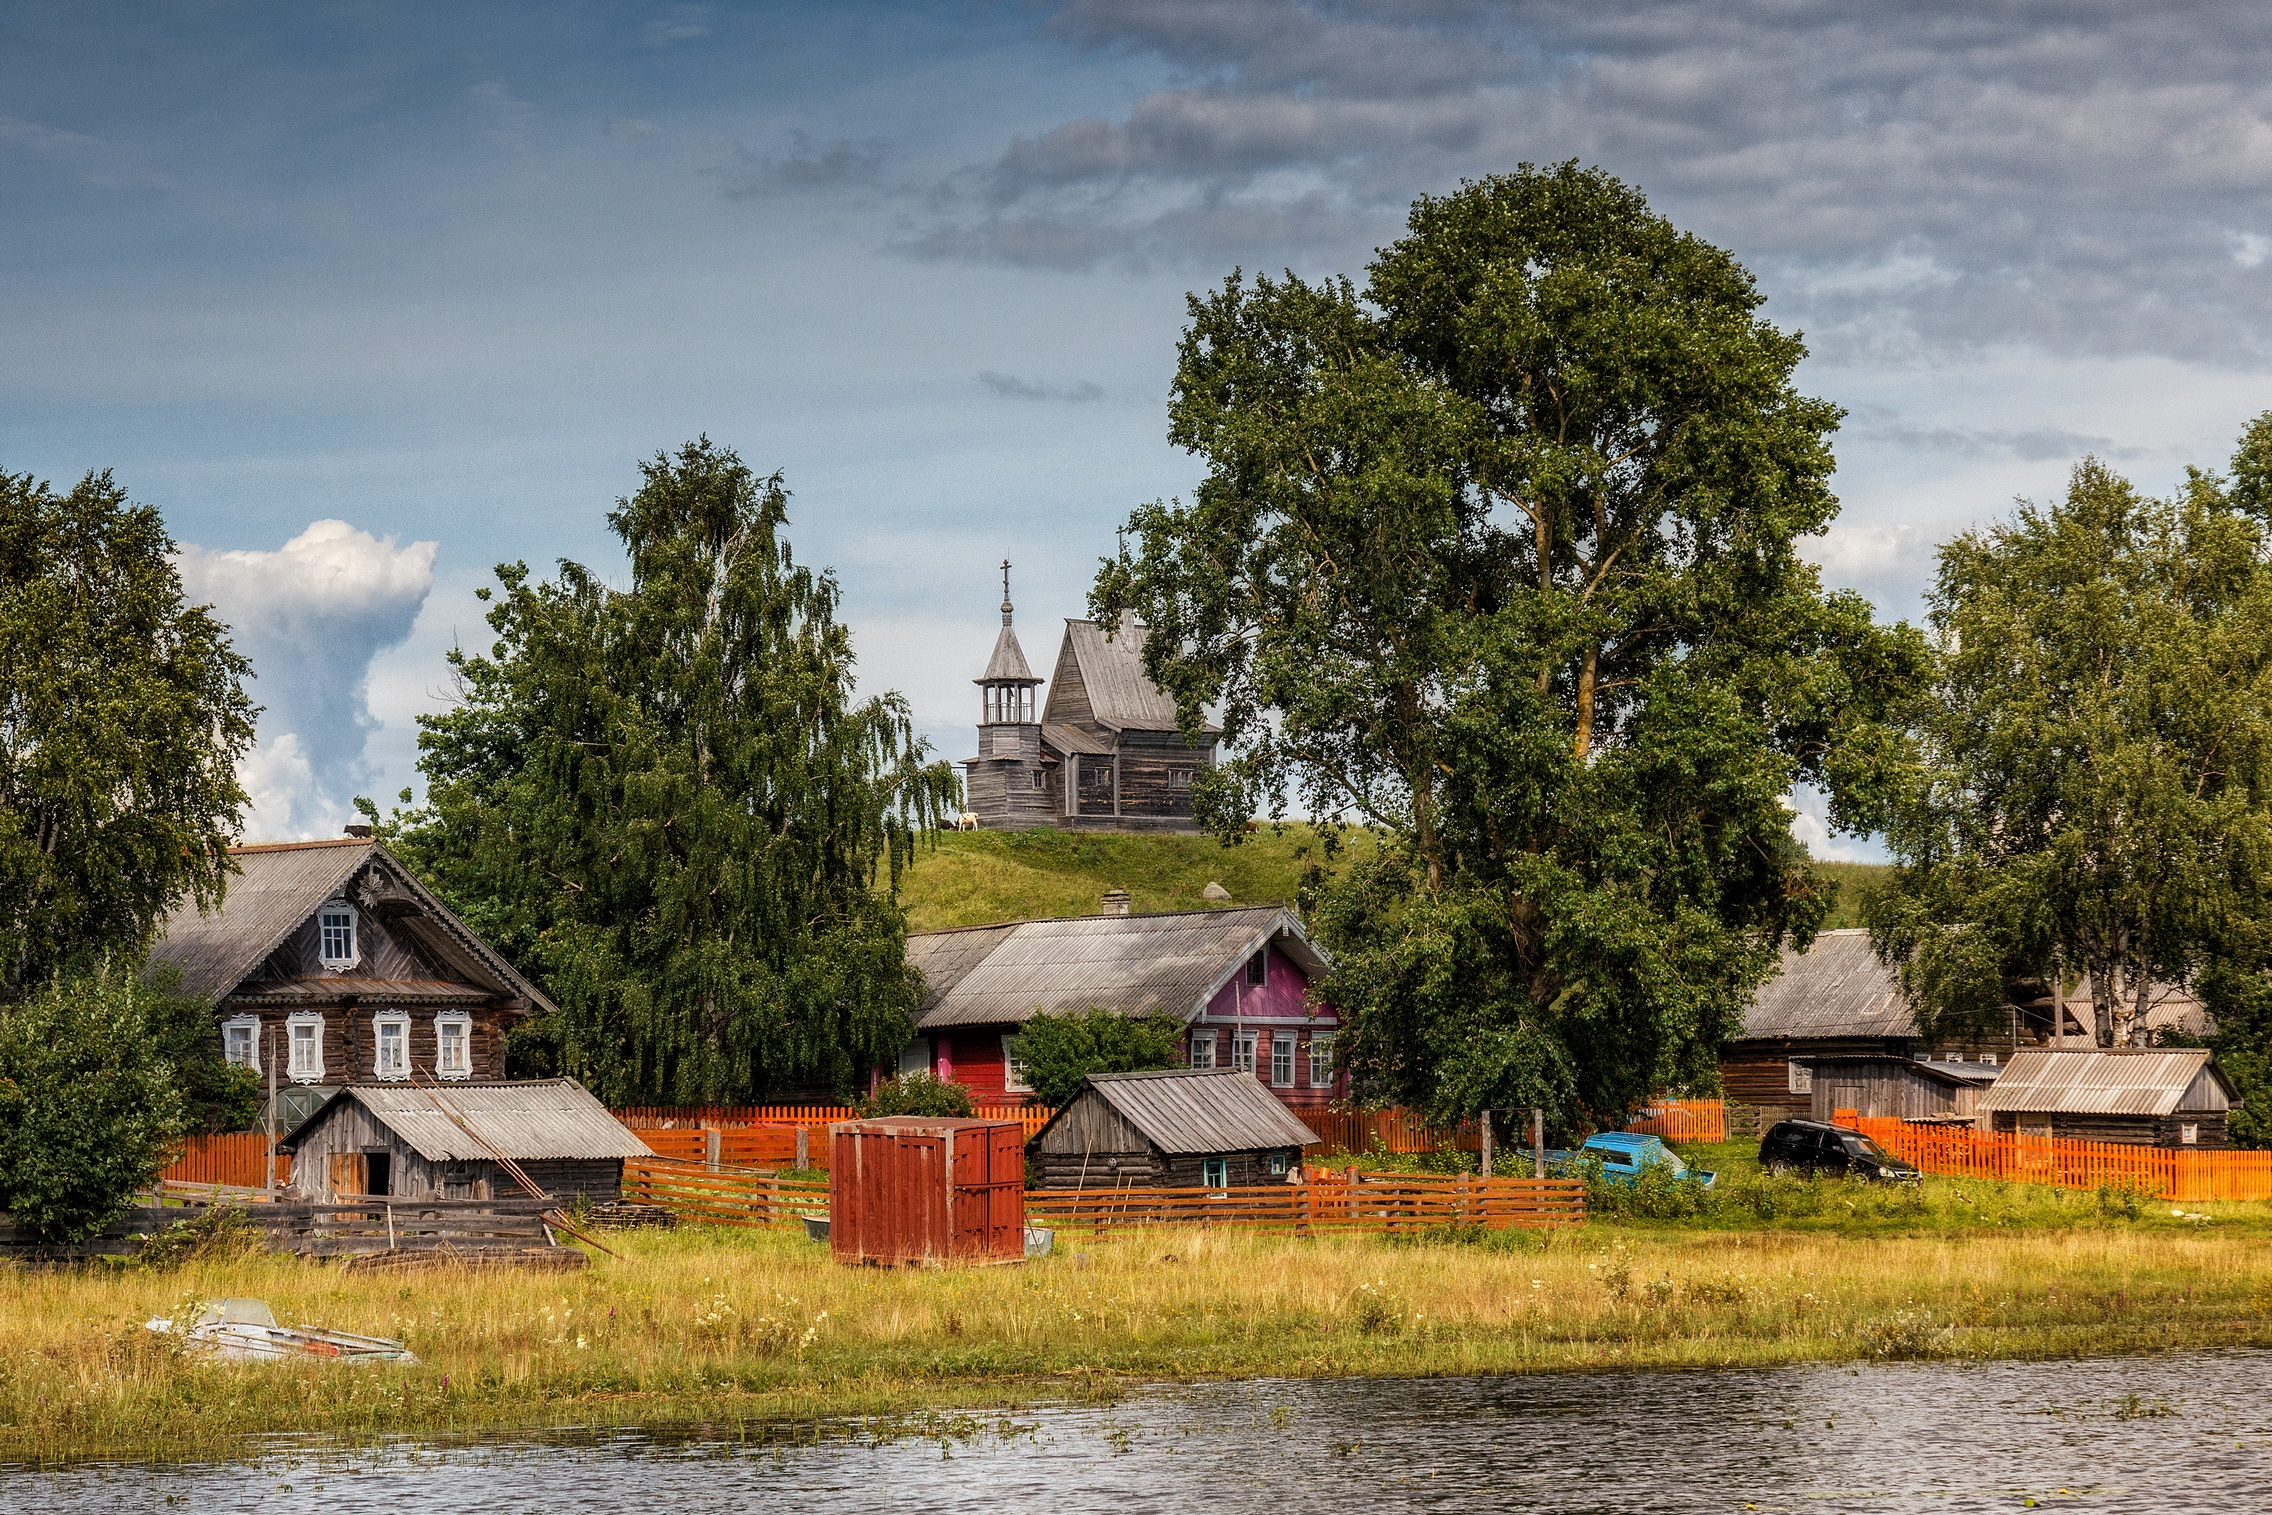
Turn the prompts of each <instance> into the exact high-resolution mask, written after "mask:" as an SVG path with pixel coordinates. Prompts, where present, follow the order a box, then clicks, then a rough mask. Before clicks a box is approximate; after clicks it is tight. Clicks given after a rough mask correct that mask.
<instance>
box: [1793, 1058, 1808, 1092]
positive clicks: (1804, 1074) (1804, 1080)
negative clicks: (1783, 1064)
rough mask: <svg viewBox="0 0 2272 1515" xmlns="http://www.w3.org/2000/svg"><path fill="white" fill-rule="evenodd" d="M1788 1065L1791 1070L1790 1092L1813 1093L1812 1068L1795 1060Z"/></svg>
mask: <svg viewBox="0 0 2272 1515" xmlns="http://www.w3.org/2000/svg"><path fill="white" fill-rule="evenodd" d="M1788 1066H1789V1068H1790V1070H1791V1092H1792V1093H1793V1094H1812V1093H1814V1069H1812V1068H1810V1067H1808V1066H1807V1065H1806V1064H1805V1063H1802V1062H1798V1061H1795V1060H1794V1061H1793V1062H1791V1063H1790V1064H1788Z"/></svg>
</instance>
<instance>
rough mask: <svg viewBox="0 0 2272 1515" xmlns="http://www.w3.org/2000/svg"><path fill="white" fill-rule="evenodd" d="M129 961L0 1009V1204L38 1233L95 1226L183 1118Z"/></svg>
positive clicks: (163, 1156)
mask: <svg viewBox="0 0 2272 1515" xmlns="http://www.w3.org/2000/svg"><path fill="white" fill-rule="evenodd" d="M157 998H159V996H158V995H157V994H156V993H155V992H154V991H152V990H150V989H149V988H147V987H145V986H144V985H143V984H142V982H141V981H140V980H139V979H138V978H137V977H136V976H135V975H134V974H133V973H132V972H131V971H130V970H128V969H125V968H121V967H116V966H106V967H105V968H103V969H102V971H100V972H98V973H96V974H94V975H92V976H90V977H86V978H79V979H72V980H66V981H58V982H54V983H50V984H49V985H47V986H46V987H45V988H43V989H40V990H39V991H38V992H36V993H34V994H32V995H31V996H29V997H28V998H26V999H24V1000H23V1001H21V1002H20V1003H18V1004H15V1005H11V1006H8V1007H7V1008H6V1009H4V1010H0V1209H4V1210H8V1211H11V1212H13V1214H14V1215H15V1218H16V1224H17V1225H19V1226H21V1227H23V1228H24V1229H25V1230H27V1231H29V1232H30V1233H31V1234H32V1235H33V1236H35V1237H37V1238H39V1239H40V1240H41V1241H46V1242H63V1243H69V1242H76V1241H81V1240H84V1239H85V1238H86V1237H88V1236H91V1235H93V1234H94V1233H96V1232H98V1231H100V1230H102V1228H103V1227H104V1226H106V1225H108V1224H110V1222H111V1221H112V1220H113V1219H114V1218H115V1217H116V1216H117V1215H118V1213H119V1211H121V1210H123V1209H125V1208H126V1204H127V1201H128V1200H129V1199H131V1198H132V1197H133V1196H134V1195H135V1194H136V1193H137V1192H139V1191H140V1190H143V1189H146V1188H148V1187H149V1186H150V1183H151V1182H152V1180H154V1179H155V1178H156V1177H157V1176H158V1170H159V1169H161V1168H163V1167H164V1166H165V1165H166V1162H167V1160H168V1159H169V1158H170V1157H171V1156H172V1154H173V1148H174V1144H175V1143H176V1142H178V1141H179V1140H180V1139H181V1135H182V1132H183V1130H184V1128H185V1126H186V1124H187V1121H186V1118H185V1114H184V1104H183V1100H182V1095H181V1089H180V1087H179V1085H178V1084H177V1083H176V1081H175V1078H174V1071H173V1068H172V1065H171V1064H169V1063H168V1062H167V1061H166V1059H165V1058H164V1057H163V1056H162V1055H161V1054H160V1051H159V1048H158V1045H157V1039H156V1035H155V1031H156V1027H155V1026H154V1025H153V1016H152V1015H151V1013H150V1011H151V1008H152V1002H153V1001H154V1000H155V999H157Z"/></svg>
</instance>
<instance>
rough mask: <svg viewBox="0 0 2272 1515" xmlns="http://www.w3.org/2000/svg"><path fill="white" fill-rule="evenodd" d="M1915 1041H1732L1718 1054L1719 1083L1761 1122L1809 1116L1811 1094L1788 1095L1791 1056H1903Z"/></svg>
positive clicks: (1862, 1038) (1826, 1038) (1912, 1049)
mask: <svg viewBox="0 0 2272 1515" xmlns="http://www.w3.org/2000/svg"><path fill="white" fill-rule="evenodd" d="M1916 1047H1917V1041H1916V1039H1915V1038H1914V1037H1824V1038H1811V1037H1810V1038H1773V1039H1768V1040H1761V1041H1740V1042H1730V1043H1729V1044H1728V1045H1727V1047H1726V1048H1725V1049H1724V1050H1723V1051H1722V1052H1721V1053H1720V1085H1721V1088H1722V1090H1723V1092H1724V1093H1725V1094H1726V1096H1727V1098H1729V1099H1730V1100H1733V1101H1735V1102H1736V1103H1738V1104H1744V1105H1750V1106H1753V1107H1754V1108H1756V1109H1757V1110H1759V1111H1760V1113H1761V1116H1762V1118H1765V1119H1772V1120H1789V1119H1791V1118H1792V1117H1794V1116H1809V1115H1811V1113H1812V1111H1813V1108H1814V1099H1813V1096H1811V1095H1807V1094H1794V1093H1792V1092H1791V1082H1790V1080H1791V1073H1790V1061H1791V1059H1792V1058H1795V1057H1907V1056H1909V1055H1910V1054H1911V1053H1912V1052H1914V1051H1915V1050H1916Z"/></svg>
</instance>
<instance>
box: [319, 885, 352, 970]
mask: <svg viewBox="0 0 2272 1515" xmlns="http://www.w3.org/2000/svg"><path fill="white" fill-rule="evenodd" d="M339 915H344V916H346V917H347V955H346V956H345V957H340V956H338V955H336V954H334V953H333V952H332V951H331V943H330V941H329V939H328V938H329V937H330V935H331V931H330V926H329V921H330V918H331V917H333V916H339ZM316 957H317V959H318V960H319V961H320V962H322V964H323V965H324V966H325V967H326V968H329V969H331V970H332V971H334V972H342V971H344V970H346V969H349V968H352V967H354V966H355V965H356V964H358V963H360V962H362V961H363V922H362V920H361V913H360V912H359V911H357V910H356V908H355V907H354V906H353V905H350V904H348V903H347V901H345V900H326V901H325V902H324V904H323V906H322V908H320V909H318V910H317V911H316Z"/></svg>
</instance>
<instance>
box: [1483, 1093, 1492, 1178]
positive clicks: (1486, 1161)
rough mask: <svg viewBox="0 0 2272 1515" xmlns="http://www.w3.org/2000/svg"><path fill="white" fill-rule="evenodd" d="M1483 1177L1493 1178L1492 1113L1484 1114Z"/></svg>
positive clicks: (1485, 1112)
mask: <svg viewBox="0 0 2272 1515" xmlns="http://www.w3.org/2000/svg"><path fill="white" fill-rule="evenodd" d="M1483 1176H1484V1177H1485V1178H1489V1177H1490V1176H1491V1112H1490V1111H1488V1110H1486V1111H1484V1112H1483Z"/></svg>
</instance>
